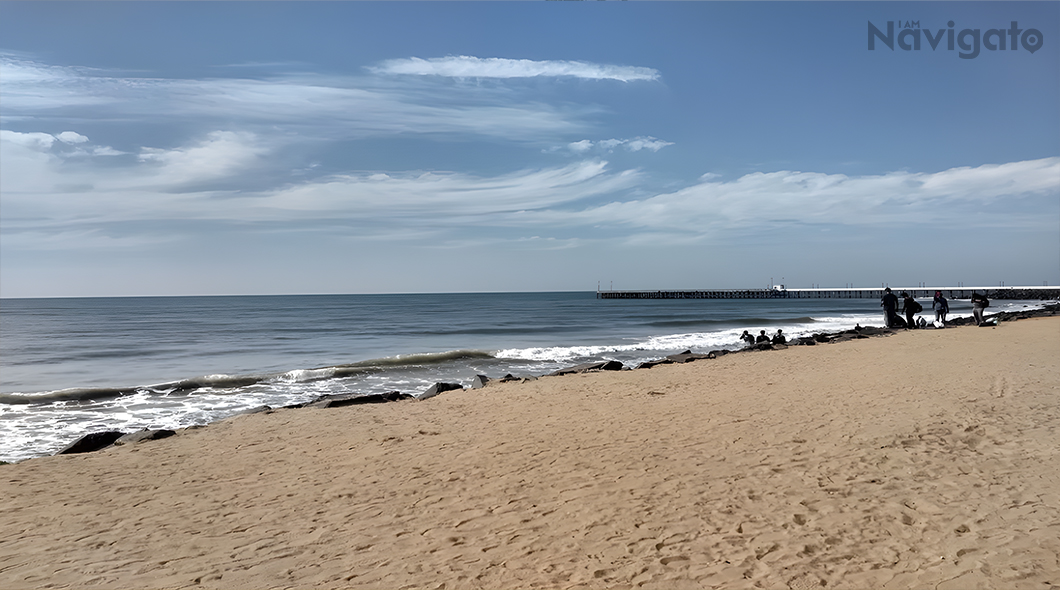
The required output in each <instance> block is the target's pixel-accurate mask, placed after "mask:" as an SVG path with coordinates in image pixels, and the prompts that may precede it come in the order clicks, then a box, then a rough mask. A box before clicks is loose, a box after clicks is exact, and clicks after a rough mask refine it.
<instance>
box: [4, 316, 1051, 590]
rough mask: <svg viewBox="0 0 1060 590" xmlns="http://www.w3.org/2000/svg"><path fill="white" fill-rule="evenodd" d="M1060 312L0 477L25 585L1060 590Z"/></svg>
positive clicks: (16, 579) (303, 415)
mask: <svg viewBox="0 0 1060 590" xmlns="http://www.w3.org/2000/svg"><path fill="white" fill-rule="evenodd" d="M1058 353H1060V318H1035V319H1028V320H1021V321H1018V322H1010V323H1008V322H1006V323H1002V324H1001V325H1000V326H999V327H997V328H974V327H959V328H949V329H945V330H923V331H911V332H903V333H899V334H896V335H894V336H890V337H886V338H871V339H865V340H855V341H852V342H846V343H841V344H834V345H818V346H799V347H791V348H788V349H786V350H780V351H766V352H748V353H741V354H735V355H728V356H724V357H721V358H718V359H715V360H701V361H697V362H694V363H688V364H682V365H664V366H658V367H655V368H652V369H641V370H636V371H621V372H607V373H596V374H585V375H573V376H565V377H544V378H541V379H538V380H536V381H532V382H528V383H504V384H491V385H490V386H488V387H486V388H484V389H479V390H467V391H455V392H447V393H444V394H442V395H439V396H438V397H435V398H432V399H430V400H425V401H402V402H395V403H390V404H381V405H370V406H351V407H344V408H332V409H300V410H278V411H274V412H271V413H267V414H253V415H247V416H240V417H237V418H233V419H229V420H226V421H223V422H220V423H217V424H213V425H211V426H209V427H206V428H201V429H194V430H187V431H182V432H181V433H179V434H178V435H177V436H174V437H171V438H168V439H164V440H158V441H147V442H143V443H139V444H136V445H132V446H122V447H112V448H110V449H106V450H104V451H100V452H97V453H91V454H85V455H66V456H55V457H45V458H40V459H32V460H28V461H24V462H21V463H18V464H15V465H2V466H0V588H9V589H10V588H40V587H71V586H72V587H87V586H95V587H104V588H184V587H207V588H274V587H282V588H304V587H324V588H340V587H353V588H450V589H451V588H497V589H501V588H504V589H508V588H625V587H643V588H752V587H756V588H757V587H764V588H799V589H804V588H818V587H821V588H938V589H940V590H947V589H967V588H1015V589H1018V588H1035V589H1048V588H1057V587H1060V561H1058V560H1060V557H1058V556H1060V361H1058V358H1060V354H1058Z"/></svg>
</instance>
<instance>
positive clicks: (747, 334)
mask: <svg viewBox="0 0 1060 590" xmlns="http://www.w3.org/2000/svg"><path fill="white" fill-rule="evenodd" d="M740 340H743V341H744V342H746V343H747V346H754V345H755V337H754V336H752V335H751V333H750V332H748V331H747V330H744V331H743V334H742V335H740Z"/></svg>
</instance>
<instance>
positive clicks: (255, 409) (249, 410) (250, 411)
mask: <svg viewBox="0 0 1060 590" xmlns="http://www.w3.org/2000/svg"><path fill="white" fill-rule="evenodd" d="M271 411H272V406H255V407H253V408H247V409H246V410H243V411H241V412H236V413H235V414H232V415H231V416H229V417H227V418H223V420H231V419H232V418H235V417H236V416H245V415H247V414H260V413H262V412H271Z"/></svg>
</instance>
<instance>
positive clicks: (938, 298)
mask: <svg viewBox="0 0 1060 590" xmlns="http://www.w3.org/2000/svg"><path fill="white" fill-rule="evenodd" d="M883 291H884V293H883V299H882V300H881V302H880V306H881V307H883V313H884V319H885V322H886V325H887V327H888V328H909V329H914V328H924V327H926V326H927V322H926V321H925V320H924V318H920V319H919V321H917V319H916V318H915V317H914V316H915V315H916V314H918V313H920V312H921V311H924V306H922V305H920V303H918V302H917V300H916V299H914V298H913V297H912V296H911V295H909V293H907V292H905V291H902V309H901V311H903V312H905V319H904V320H903V319H902V317H901V316H899V315H898V311H899V310H898V296H896V295H895V294H894V293H892V292H891V288H890V287H887V288H886V289H884V290H883ZM971 300H972V316H974V317H975V324H976V325H977V326H978V325H982V323H983V311H984V310H985V309H986V308H987V307H988V306H989V305H990V301H989V300H987V298H986V296H985V295H980V294H979V292H978V291H972V298H971ZM931 309H933V310H934V311H935V327H936V328H943V327H945V326H946V314H948V313H949V312H950V304H949V301H947V300H946V297H944V296H943V295H942V291H935V298H934V300H932V302H931Z"/></svg>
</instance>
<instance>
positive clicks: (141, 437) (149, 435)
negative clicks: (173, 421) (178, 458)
mask: <svg viewBox="0 0 1060 590" xmlns="http://www.w3.org/2000/svg"><path fill="white" fill-rule="evenodd" d="M174 434H176V431H173V430H167V429H164V428H162V429H157V430H149V429H147V428H144V429H143V430H138V431H136V432H130V433H129V434H126V435H125V436H122V437H121V438H119V439H118V440H116V441H114V444H115V445H131V444H133V443H138V442H143V441H145V440H159V439H162V438H167V437H170V436H173V435H174Z"/></svg>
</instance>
